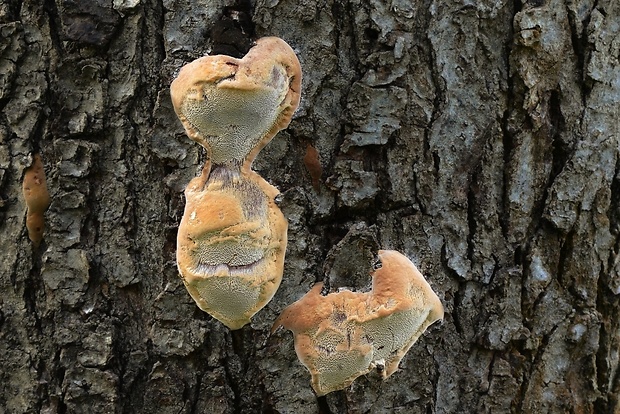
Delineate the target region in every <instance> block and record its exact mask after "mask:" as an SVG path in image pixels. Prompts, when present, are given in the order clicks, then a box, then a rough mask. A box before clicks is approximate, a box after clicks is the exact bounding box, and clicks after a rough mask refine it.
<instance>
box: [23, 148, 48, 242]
mask: <svg viewBox="0 0 620 414" xmlns="http://www.w3.org/2000/svg"><path fill="white" fill-rule="evenodd" d="M22 192H23V194H24V201H25V202H26V207H27V209H28V210H27V212H26V229H27V230H28V238H29V239H30V241H32V244H33V245H34V246H35V247H38V246H39V244H40V243H41V240H42V239H43V230H44V229H45V218H44V216H43V215H44V213H45V210H47V207H49V205H50V196H49V193H48V191H47V182H46V181H45V170H44V169H43V162H42V161H41V156H40V155H39V154H36V155H35V156H34V157H33V160H32V165H31V166H30V167H28V168H27V169H26V171H25V172H24V180H23V182H22Z"/></svg>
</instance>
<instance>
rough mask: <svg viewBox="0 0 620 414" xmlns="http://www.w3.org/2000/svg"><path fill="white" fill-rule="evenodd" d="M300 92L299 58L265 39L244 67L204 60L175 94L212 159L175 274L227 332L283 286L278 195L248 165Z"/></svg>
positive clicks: (188, 208) (184, 223)
mask: <svg viewBox="0 0 620 414" xmlns="http://www.w3.org/2000/svg"><path fill="white" fill-rule="evenodd" d="M300 87H301V68H300V65H299V61H298V60H297V56H295V53H294V52H293V50H292V49H291V48H290V46H288V45H287V44H286V43H285V42H284V41H283V40H281V39H278V38H275V37H267V38H262V39H259V40H258V41H257V42H256V45H255V46H254V47H252V48H251V49H250V51H249V52H248V53H247V54H246V55H245V56H244V57H243V58H242V59H235V58H233V57H230V56H224V55H216V56H205V57H202V58H200V59H197V60H195V61H193V62H191V63H189V64H187V65H185V66H184V67H183V68H182V69H181V71H180V73H179V75H178V77H177V78H176V79H175V80H174V81H173V82H172V85H171V87H170V92H171V96H172V103H173V105H174V109H175V111H176V114H177V116H178V117H179V119H180V120H181V122H182V123H183V126H184V127H185V131H186V132H187V135H188V136H189V137H190V138H191V139H192V140H194V141H196V142H198V143H199V144H200V145H202V146H203V147H205V148H206V149H207V154H208V160H207V163H206V165H205V166H204V168H203V171H202V175H201V176H199V177H196V178H194V179H193V180H192V181H191V182H190V183H189V185H188V186H187V188H186V190H185V198H186V205H185V212H184V214H183V218H182V220H181V223H180V225H179V233H178V237H177V265H178V268H179V272H180V273H181V276H182V277H183V280H184V283H185V286H186V287H187V289H188V291H189V293H190V295H191V296H192V298H193V299H194V300H195V301H196V303H197V304H198V306H199V307H200V308H201V309H202V310H203V311H205V312H207V313H209V314H210V315H211V316H213V317H214V318H216V319H218V320H219V321H221V322H222V323H224V324H225V325H226V326H228V327H229V328H230V329H239V328H241V327H242V326H244V325H245V324H247V323H249V322H250V318H251V317H252V316H253V315H254V314H255V313H256V312H258V311H259V310H260V309H261V308H262V307H264V306H265V305H266V304H267V303H268V302H269V301H270V300H271V298H272V297H273V295H274V294H275V292H276V290H277V289H278V286H279V285H280V281H281V280H282V272H283V268H284V253H285V250H286V242H287V237H286V232H287V222H286V219H285V218H284V215H283V214H282V212H281V211H280V209H279V208H278V207H277V206H276V204H275V201H274V199H275V197H276V195H277V194H278V190H277V189H276V188H275V187H273V186H272V185H270V184H269V183H268V182H267V181H265V180H264V179H263V178H261V177H260V176H259V175H258V174H257V173H256V172H254V171H252V169H251V166H252V161H253V160H254V158H255V157H256V155H257V154H258V152H259V151H260V150H261V149H262V148H263V147H264V146H265V145H267V143H268V142H269V141H271V139H272V138H273V137H274V136H275V134H276V133H277V132H278V131H280V130H281V129H283V128H286V126H288V124H289V122H290V120H291V117H292V115H293V113H294V112H295V109H296V108H297V106H298V104H299V97H300Z"/></svg>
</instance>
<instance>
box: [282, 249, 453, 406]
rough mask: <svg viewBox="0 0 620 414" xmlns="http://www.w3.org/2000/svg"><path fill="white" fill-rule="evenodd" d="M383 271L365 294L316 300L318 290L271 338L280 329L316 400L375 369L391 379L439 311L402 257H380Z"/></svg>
mask: <svg viewBox="0 0 620 414" xmlns="http://www.w3.org/2000/svg"><path fill="white" fill-rule="evenodd" d="M379 259H380V260H381V263H382V267H381V268H380V269H377V270H376V271H375V272H374V273H373V274H372V290H371V291H370V292H368V293H360V292H351V291H348V290H343V291H340V292H338V293H331V294H328V295H326V296H323V295H321V289H322V288H323V284H322V283H319V284H317V285H315V286H314V287H313V288H312V289H311V290H310V292H308V293H307V294H306V295H305V296H304V297H303V298H301V299H300V300H298V301H297V302H295V303H293V304H291V305H290V306H288V307H287V308H286V309H284V311H283V312H282V314H281V315H280V317H279V318H278V319H277V320H276V321H275V323H274V326H273V329H272V332H273V331H275V330H276V329H278V328H279V327H280V326H283V327H285V328H287V329H290V330H291V331H292V332H293V335H294V337H295V351H296V353H297V356H298V358H299V360H300V361H301V363H302V364H304V365H305V366H306V368H307V369H308V371H310V374H311V375H312V387H313V388H314V390H315V392H316V393H317V395H319V396H320V395H324V394H327V393H329V392H332V391H336V390H341V389H343V388H346V387H347V386H349V385H350V384H351V383H352V382H353V381H354V380H355V379H356V378H357V377H359V376H360V375H364V374H366V373H368V372H369V371H370V370H372V369H373V368H375V367H380V368H382V371H381V373H382V376H383V378H384V379H385V378H387V377H389V376H390V375H392V374H393V373H394V372H395V371H396V370H397V369H398V364H399V363H400V360H401V359H402V358H403V357H404V356H405V354H406V353H407V351H408V350H409V348H410V347H411V346H412V345H413V344H414V343H415V342H416V340H417V339H418V338H419V337H420V335H422V333H423V332H424V331H425V330H426V328H427V327H428V326H429V325H431V324H432V323H433V322H435V321H437V320H440V319H443V313H444V311H443V306H442V304H441V302H440V300H439V298H438V297H437V295H436V294H435V292H433V290H432V289H431V287H430V285H429V284H428V282H427V281H426V280H425V279H424V277H423V276H422V274H421V273H420V272H419V271H418V269H417V268H416V267H415V265H414V264H413V263H412V262H411V261H410V260H409V259H407V258H406V257H405V256H403V255H402V254H401V253H399V252H397V251H393V250H381V251H379Z"/></svg>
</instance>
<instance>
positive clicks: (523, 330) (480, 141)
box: [0, 0, 620, 414]
mask: <svg viewBox="0 0 620 414" xmlns="http://www.w3.org/2000/svg"><path fill="white" fill-rule="evenodd" d="M231 10H232V11H233V12H231ZM227 13H228V18H230V16H239V15H241V16H245V18H246V20H245V21H244V26H243V27H245V30H246V31H247V32H248V33H247V34H248V35H254V36H255V37H262V36H279V37H281V38H283V39H284V40H286V41H287V42H288V43H289V44H290V45H291V46H292V47H293V48H294V49H295V51H296V52H297V54H298V56H299V59H300V61H301V64H302V69H303V72H304V80H303V92H302V103H301V105H300V108H299V110H298V112H297V113H296V115H295V116H294V119H293V121H292V123H291V125H290V126H289V128H288V129H287V130H285V131H283V132H280V133H279V134H278V136H277V137H276V138H275V139H274V141H273V142H271V143H270V144H269V145H268V146H267V147H266V148H265V149H264V150H263V151H262V152H261V153H260V154H259V156H258V159H257V160H256V162H255V164H254V168H255V169H256V170H257V171H258V172H259V173H260V174H261V176H262V177H264V178H265V179H266V180H268V181H270V182H271V183H272V184H274V185H276V186H277V187H278V188H279V189H280V191H281V193H282V195H281V201H280V207H281V209H282V211H283V213H284V215H285V216H286V218H287V219H288V221H289V231H288V233H289V242H288V249H287V256H286V261H285V273H284V280H283V282H282V285H281V286H280V289H279V290H278V292H277V294H276V296H275V298H274V299H273V300H272V301H271V302H270V303H269V304H268V305H267V306H266V307H265V308H264V309H263V310H262V311H260V312H259V313H258V314H257V315H256V316H255V317H254V318H253V322H252V324H251V325H247V326H245V327H244V328H243V329H241V330H238V331H230V330H228V329H227V328H225V327H224V326H223V325H222V324H220V323H219V322H217V321H215V320H214V319H212V318H211V317H209V316H208V315H207V314H206V313H203V312H201V311H200V310H199V309H198V308H197V307H196V305H195V304H194V302H193V301H192V300H191V298H190V296H189V294H188V293H187V292H186V290H185V288H184V286H183V284H182V282H181V279H180V278H179V276H178V272H177V269H176V265H175V248H176V229H177V226H178V223H179V221H180V218H181V215H182V212H183V205H184V199H183V193H182V191H183V188H184V187H185V185H187V183H188V182H189V180H190V179H191V178H192V177H194V176H195V175H196V174H197V173H198V172H199V170H200V168H201V166H202V164H203V163H204V159H205V154H204V151H203V150H202V149H201V148H200V147H199V146H198V145H197V144H195V143H193V142H191V141H190V140H189V139H187V137H186V136H185V134H184V133H183V129H182V127H181V124H180V122H179V121H178V119H177V118H176V116H175V114H174V112H173V110H172V105H171V102H170V97H169V85H170V82H171V81H172V79H173V78H174V76H175V74H176V73H177V72H178V70H179V68H180V67H181V66H182V65H183V64H185V63H187V62H189V61H191V60H193V59H195V58H197V57H200V56H202V55H204V54H205V53H208V52H210V51H211V50H213V48H214V47H215V46H217V45H215V43H216V42H215V41H214V37H215V34H214V33H215V32H214V31H213V30H212V28H213V27H216V25H217V24H218V22H221V21H222V16H226V15H227ZM235 18H237V17H235ZM233 20H234V18H233ZM250 32H253V33H250ZM0 33H1V35H0V110H1V114H0V196H1V198H0V251H2V253H1V254H0V366H1V367H2V368H0V413H4V412H6V413H73V412H76V413H81V412H89V413H253V412H280V413H318V412H322V413H330V412H331V413H362V412H363V413H384V412H403V413H405V412H406V413H429V412H432V413H461V412H462V413H466V412H477V413H484V412H488V413H503V412H513V413H521V412H524V413H610V414H611V413H618V412H620V397H619V395H620V370H619V362H620V303H619V297H620V257H619V250H620V238H619V233H620V158H619V145H620V130H619V129H620V122H619V121H618V120H619V119H620V81H619V79H620V63H619V58H620V3H618V2H617V1H614V0H598V1H594V0H530V1H528V2H525V3H521V2H520V1H519V0H517V1H515V2H508V1H501V0H500V1H488V0H482V1H475V2H467V1H465V2H444V1H437V0H426V1H422V2H411V1H409V0H391V2H384V1H379V0H369V1H361V0H326V1H315V0H308V1H303V2H299V1H294V0H281V1H277V0H276V1H265V0H256V1H252V4H249V2H244V1H240V2H238V3H236V4H235V3H233V0H200V1H196V2H195V1H190V0H165V1H163V2H158V1H152V0H113V1H112V0H89V1H84V2H81V1H78V2H73V1H69V0H55V1H54V0H45V1H43V2H37V1H32V0H25V1H23V2H22V1H21V0H4V2H3V3H1V4H0ZM33 154H40V155H41V158H42V160H43V163H44V165H45V171H46V173H47V185H48V188H49V192H50V196H51V200H52V202H51V205H50V207H49V209H48V211H47V212H46V214H45V220H46V230H45V234H44V239H43V242H42V243H41V245H40V246H39V247H33V246H32V243H31V242H30V240H29V239H28V235H27V232H26V228H25V220H26V208H25V204H24V199H23V196H22V192H21V191H22V190H21V181H22V178H23V175H24V170H25V169H26V168H27V167H28V166H30V165H31V163H32V160H33ZM378 247H381V248H385V249H396V250H399V251H401V252H403V253H404V254H405V255H407V256H408V257H409V258H411V259H412V260H413V261H414V262H415V263H416V264H417V265H418V267H419V268H420V270H421V271H422V273H423V274H424V275H425V276H426V277H427V279H428V280H429V281H430V283H431V285H432V286H433V288H434V290H435V291H436V292H438V295H439V296H440V298H441V300H442V302H443V303H444V306H445V308H446V317H445V320H444V322H443V323H442V324H439V325H435V326H433V327H432V328H431V329H430V330H429V331H428V332H427V333H426V334H425V335H424V336H423V337H422V338H420V340H419V341H418V342H417V343H416V344H415V345H414V346H413V347H412V349H411V350H410V351H409V353H408V354H407V356H406V357H405V358H404V359H403V362H402V363H401V370H400V371H398V372H397V373H396V374H394V375H393V376H392V377H390V378H389V379H388V380H386V381H385V382H383V381H382V380H381V378H380V376H379V375H378V374H369V375H367V376H365V377H361V378H359V379H357V380H356V381H355V382H354V383H353V385H352V386H350V387H349V388H347V389H345V390H343V391H337V392H334V393H331V394H328V395H327V396H326V397H321V398H316V396H315V395H314V394H313V392H312V390H311V388H310V376H309V374H308V372H307V371H306V370H305V368H304V367H303V366H302V365H301V364H300V363H299V362H298V360H297V357H296V355H295V351H294V349H293V338H292V335H291V334H290V333H289V332H285V331H278V332H276V333H275V334H274V335H271V336H270V335H269V330H270V327H271V324H272V323H273V321H274V320H275V318H276V317H277V316H278V314H279V313H280V312H281V311H282V309H283V308H284V307H286V305H288V304H290V303H291V302H293V301H295V300H297V299H299V298H300V297H301V296H302V295H303V294H305V293H306V292H307V291H308V290H309V289H310V287H311V286H312V285H313V284H314V283H315V282H317V281H322V280H325V281H326V282H328V283H329V284H330V286H331V287H332V288H336V287H338V286H348V287H350V288H354V289H364V288H367V287H368V285H369V283H370V278H369V276H368V272H369V270H370V269H371V266H372V263H371V256H372V252H373V251H374V250H375V249H376V248H378Z"/></svg>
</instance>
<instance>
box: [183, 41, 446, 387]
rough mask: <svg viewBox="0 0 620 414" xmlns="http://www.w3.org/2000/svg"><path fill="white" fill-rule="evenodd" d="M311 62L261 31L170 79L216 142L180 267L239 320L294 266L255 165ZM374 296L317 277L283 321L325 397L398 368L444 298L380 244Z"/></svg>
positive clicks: (197, 130) (204, 295)
mask: <svg viewBox="0 0 620 414" xmlns="http://www.w3.org/2000/svg"><path fill="white" fill-rule="evenodd" d="M300 86H301V69H300V66H299V61H298V60H297V57H296V56H295V53H294V52H293V50H292V49H291V48H290V47H289V46H288V45H287V44H286V43H285V42H284V41H282V40H281V39H278V38H273V37H269V38H263V39H259V40H258V41H257V42H256V45H255V46H254V47H253V48H251V49H250V51H249V52H248V53H247V54H246V55H245V57H243V58H242V59H235V58H232V57H229V56H223V55H217V56H206V57H203V58H200V59H198V60H195V61H194V62H192V63H189V64H188V65H186V66H184V67H183V68H182V69H181V71H180V73H179V76H178V77H177V78H176V79H175V80H174V82H173V83H172V86H171V95H172V102H173V105H174V108H175V111H176V113H177V115H178V117H179V118H180V119H181V122H182V123H183V125H184V127H185V131H186V132H187V134H188V136H189V137H190V138H191V139H193V140H194V141H196V142H198V143H199V144H201V145H202V146H204V147H205V148H206V149H207V152H208V160H207V162H206V164H205V166H204V168H203V171H202V174H201V175H200V176H199V177H196V178H194V179H193V180H192V181H191V182H190V183H189V185H188V187H187V188H186V190H185V197H186V206H185V212H184V214H183V218H182V220H181V223H180V225H179V233H178V239H177V265H178V268H179V272H180V273H181V276H182V277H183V280H184V283H185V286H186V287H187V289H188V291H189V293H190V295H191V296H192V298H193V299H194V300H195V301H196V303H197V305H198V306H199V307H200V308H201V309H202V310H204V311H205V312H207V313H209V314H210V315H211V316H213V317H214V318H216V319H218V320H219V321H221V322H222V323H224V324H225V325H226V326H228V327H229V328H230V329H239V328H241V327H243V326H244V325H246V324H247V323H249V322H250V318H251V317H252V316H253V315H254V314H255V313H256V312H258V311H259V310H260V309H261V308H262V307H264V306H265V305H266V304H267V303H268V302H269V301H270V300H271V298H272V297H273V295H274V294H275V292H276V290H277V289H278V286H279V285H280V282H281V280H282V273H283V267H284V253H285V250H286V242H287V222H286V219H285V218H284V216H283V214H282V212H281V211H280V210H279V208H278V207H277V206H276V204H275V201H274V199H275V196H276V195H277V194H278V191H277V189H276V188H275V187H273V186H272V185H270V184H269V183H268V182H267V181H265V180H264V179H263V178H261V177H260V176H259V175H258V174H257V173H256V172H254V171H253V170H252V169H251V165H252V161H253V160H254V158H255V157H256V155H257V154H258V152H259V151H260V150H261V149H262V148H263V147H264V146H265V145H266V144H267V143H268V142H269V141H270V140H271V139H272V138H273V136H274V135H275V134H276V133H277V132H278V131H279V130H281V129H283V128H285V127H286V126H287V125H288V124H289V122H290V119H291V116H292V114H293V112H294V111H295V109H296V108H297V105H298V104H299V94H300ZM379 259H380V261H381V265H382V266H381V268H379V269H378V270H376V271H375V272H374V273H373V275H372V277H373V282H372V290H371V291H370V292H367V293H362V292H352V291H348V290H343V291H340V292H338V293H331V294H327V295H322V294H321V293H322V292H321V291H322V289H323V285H322V284H317V285H316V286H314V288H312V290H310V292H308V293H307V294H306V295H305V296H304V297H303V298H302V299H300V300H299V301H297V302H295V303H293V304H291V305H290V306H289V307H287V308H286V309H285V310H284V311H283V312H282V314H281V316H280V317H279V318H278V319H277V320H276V322H275V324H274V327H273V330H275V329H277V328H278V327H280V326H283V327H286V328H288V329H290V330H291V331H292V332H293V334H294V336H295V350H296V352H297V356H298V357H299V359H300V360H301V362H302V363H303V364H304V365H305V366H306V368H307V369H308V370H309V371H310V373H311V375H312V386H313V388H314V390H315V391H316V393H317V394H318V395H323V394H326V393H329V392H331V391H335V390H339V389H343V388H345V387H347V386H348V385H350V384H351V383H352V382H353V381H354V380H355V378H357V377H359V376H360V375H364V374H366V373H367V372H369V371H370V370H371V369H373V368H375V367H376V368H379V369H380V370H381V372H382V375H383V377H384V378H387V377H388V376H390V375H391V374H392V373H393V372H395V371H396V370H397V369H398V364H399V362H400V360H401V359H402V358H403V356H404V355H405V353H406V352H407V350H408V349H409V348H410V347H411V346H412V345H413V343H414V342H415V341H416V340H417V339H418V338H419V337H420V335H421V334H422V333H423V332H424V330H425V329H426V328H427V327H428V326H429V325H431V324H432V323H433V322H435V321H437V320H439V319H442V318H443V306H442V305H441V302H440V301H439V298H438V297H437V295H436V294H435V293H434V292H433V290H432V289H431V287H430V286H429V284H428V283H427V282H426V280H425V279H424V277H423V276H422V274H421V273H420V272H419V271H418V270H417V269H416V267H415V266H414V264H413V263H412V262H411V261H409V259H407V258H406V257H405V256H403V255H402V254H400V253H398V252H396V251H388V250H383V251H380V252H379Z"/></svg>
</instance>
